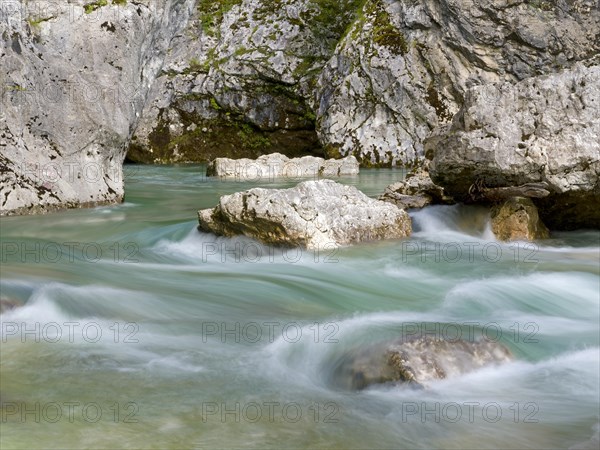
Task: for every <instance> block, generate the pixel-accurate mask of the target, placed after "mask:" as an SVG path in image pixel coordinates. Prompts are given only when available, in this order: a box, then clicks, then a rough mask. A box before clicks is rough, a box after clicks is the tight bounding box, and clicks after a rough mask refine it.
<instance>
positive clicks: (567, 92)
mask: <svg viewBox="0 0 600 450" xmlns="http://www.w3.org/2000/svg"><path fill="white" fill-rule="evenodd" d="M490 90H495V94H494V95H493V99H494V100H493V101H490ZM599 117H600V65H598V64H597V63H596V64H591V63H590V64H589V65H586V64H583V63H582V64H578V65H576V66H575V67H574V68H573V70H565V71H563V72H561V73H557V74H553V75H547V76H540V77H534V78H529V79H527V80H524V81H522V82H520V83H517V84H514V85H512V84H508V83H500V84H497V85H493V86H485V87H476V88H473V89H471V90H470V91H469V92H468V94H467V96H466V98H465V104H464V106H463V108H462V109H461V111H460V112H459V114H457V115H456V117H455V118H454V120H453V122H452V125H451V126H449V127H445V128H444V127H442V128H440V129H439V130H438V131H437V132H436V133H435V134H434V135H433V136H432V137H431V138H430V139H429V140H428V141H427V142H426V150H427V152H428V154H429V155H430V156H432V157H433V161H432V163H431V168H430V172H431V176H432V179H433V181H434V182H435V183H437V184H439V185H441V186H443V187H444V188H445V189H446V191H447V192H448V193H449V194H450V195H452V196H453V197H455V198H456V199H459V200H463V201H472V196H471V193H472V192H473V187H474V186H478V187H479V188H478V190H479V191H481V190H485V189H489V188H498V187H510V186H521V185H527V184H528V183H533V184H535V183H538V184H539V183H543V185H544V186H545V189H546V190H547V191H548V195H546V196H545V197H544V196H543V195H541V197H543V198H540V199H537V200H536V204H537V205H538V206H539V207H540V214H541V216H542V219H543V220H544V221H545V222H546V223H547V224H548V225H549V226H550V227H551V228H557V229H572V228H577V227H598V225H599V224H600V207H599V206H600V119H599ZM482 187H483V188H482ZM544 195H545V194H544Z"/></svg>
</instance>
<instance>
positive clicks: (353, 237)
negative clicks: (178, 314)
mask: <svg viewBox="0 0 600 450" xmlns="http://www.w3.org/2000/svg"><path fill="white" fill-rule="evenodd" d="M198 219H199V222H200V226H199V229H200V230H202V231H206V232H210V233H215V234H217V235H222V236H235V235H245V236H248V237H250V238H253V239H257V240H259V241H261V242H264V243H266V244H272V245H281V246H300V247H306V248H309V249H323V248H325V247H326V246H327V247H329V248H331V247H336V246H341V245H347V244H354V243H358V242H363V241H370V240H379V239H400V238H404V237H407V236H409V235H410V233H411V231H412V227H411V220H410V217H409V216H408V214H407V213H406V212H405V211H404V210H402V209H400V208H398V207H396V206H394V205H391V204H389V203H385V202H382V201H379V200H374V199H372V198H369V197H367V196H366V195H365V194H363V193H362V192H360V191H359V190H358V189H356V188H355V187H353V186H345V185H342V184H339V183H336V182H334V181H331V180H319V181H305V182H303V183H300V184H298V185H297V186H296V187H294V188H291V189H263V188H255V189H250V190H248V191H245V192H237V193H235V194H232V195H225V196H223V197H221V199H220V201H219V205H218V206H216V207H215V208H212V209H205V210H201V211H199V212H198Z"/></svg>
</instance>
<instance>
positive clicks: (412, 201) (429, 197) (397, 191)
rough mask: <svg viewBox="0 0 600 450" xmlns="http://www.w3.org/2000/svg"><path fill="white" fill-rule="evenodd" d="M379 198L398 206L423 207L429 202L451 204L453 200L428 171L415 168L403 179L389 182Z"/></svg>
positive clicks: (404, 207)
mask: <svg viewBox="0 0 600 450" xmlns="http://www.w3.org/2000/svg"><path fill="white" fill-rule="evenodd" d="M379 200H383V201H384V202H389V203H393V204H395V205H396V206H398V207H399V208H403V209H406V208H423V207H425V206H427V205H430V204H432V203H433V204H451V203H453V200H452V199H451V198H450V197H448V196H446V195H445V194H444V188H442V187H440V186H438V185H436V184H435V183H434V182H433V181H431V178H430V176H429V172H428V171H426V170H423V169H417V170H416V171H413V172H411V173H409V174H408V175H407V176H406V179H405V180H404V181H399V182H397V183H393V184H390V185H389V186H388V187H386V188H385V191H384V193H383V194H382V195H381V196H380V197H379Z"/></svg>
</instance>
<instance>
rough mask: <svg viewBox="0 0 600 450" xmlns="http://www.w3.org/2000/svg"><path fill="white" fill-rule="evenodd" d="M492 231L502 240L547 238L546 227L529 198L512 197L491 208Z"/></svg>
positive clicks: (548, 234) (548, 235)
mask: <svg viewBox="0 0 600 450" xmlns="http://www.w3.org/2000/svg"><path fill="white" fill-rule="evenodd" d="M492 231H493V232H494V234H495V235H496V237H497V238H498V239H500V240H503V241H516V240H526V241H533V240H535V239H547V238H549V237H550V233H549V231H548V228H546V226H545V225H544V224H543V222H542V221H541V220H540V218H539V216H538V211H537V208H536V207H535V205H534V204H533V202H532V201H531V199H529V198H524V197H513V198H511V199H509V200H507V201H506V202H504V203H503V204H502V205H498V206H496V207H494V208H493V209H492Z"/></svg>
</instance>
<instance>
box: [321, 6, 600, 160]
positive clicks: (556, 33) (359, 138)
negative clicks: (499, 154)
mask: <svg viewBox="0 0 600 450" xmlns="http://www.w3.org/2000/svg"><path fill="white" fill-rule="evenodd" d="M599 50H600V10H599V8H598V3H597V2H596V1H595V0H589V1H588V0H579V1H577V0H576V1H573V2H564V1H555V0H552V1H544V2H537V3H536V2H529V1H523V0H514V1H508V2H507V1H506V0H402V1H395V0H368V1H366V2H365V4H364V8H363V10H362V13H361V15H360V16H359V18H357V20H356V22H355V23H354V24H353V25H352V26H351V27H350V29H349V31H348V33H347V34H346V35H345V37H344V39H343V40H342V41H341V42H340V43H339V44H338V46H337V47H336V49H335V51H334V54H333V55H332V57H331V59H330V60H329V61H328V63H327V64H326V65H325V67H324V69H323V71H322V73H321V74H320V76H319V80H318V83H317V92H316V99H317V103H316V105H315V107H316V108H317V118H318V122H317V123H318V132H319V137H320V138H321V141H322V143H323V144H324V145H325V147H326V149H327V150H328V151H329V154H330V155H332V156H337V155H338V154H341V155H346V154H350V153H351V154H354V155H356V157H357V158H358V159H359V161H361V163H362V164H364V165H368V164H369V163H370V164H375V165H389V164H396V163H401V164H402V163H404V164H406V163H411V162H414V161H418V160H419V159H422V158H423V141H424V139H425V138H426V137H427V136H428V135H429V133H430V131H431V130H432V129H433V128H435V127H437V126H440V125H444V124H447V123H449V122H450V121H451V120H452V117H453V115H454V114H455V113H456V112H458V110H459V109H460V107H461V106H462V103H463V100H464V96H465V93H466V91H467V90H468V89H469V88H470V87H473V86H481V89H482V95H486V96H487V98H488V102H493V101H494V99H495V97H496V96H497V95H498V93H497V92H496V91H495V90H494V89H491V90H490V91H487V90H486V85H487V84H488V83H492V82H505V83H509V84H510V83H515V82H517V81H520V80H523V79H525V78H529V77H533V76H538V75H542V74H546V73H550V72H555V71H558V70H560V69H561V68H564V67H570V66H572V65H573V63H574V62H576V61H579V60H582V59H587V58H590V57H592V56H593V55H595V54H597V53H598V51H599Z"/></svg>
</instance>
